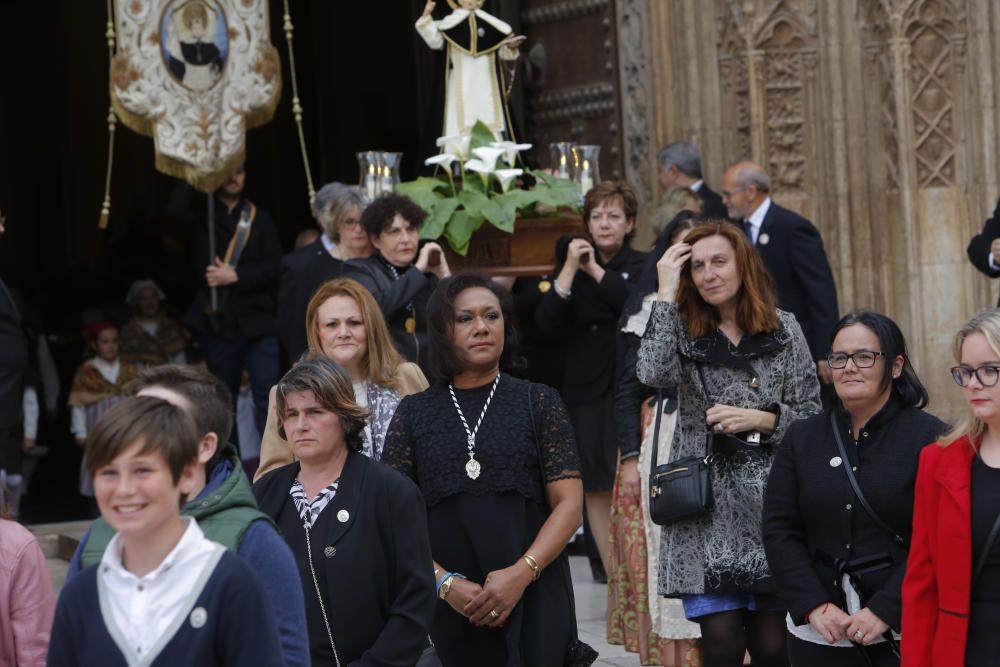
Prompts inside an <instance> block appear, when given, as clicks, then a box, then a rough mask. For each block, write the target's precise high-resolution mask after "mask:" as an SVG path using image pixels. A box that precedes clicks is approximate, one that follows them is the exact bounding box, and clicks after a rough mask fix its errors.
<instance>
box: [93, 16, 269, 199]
mask: <svg viewBox="0 0 1000 667" xmlns="http://www.w3.org/2000/svg"><path fill="white" fill-rule="evenodd" d="M268 5H269V2H268V0H157V2H139V0H135V1H134V2H116V3H115V4H114V7H115V9H114V13H115V28H116V30H115V34H116V36H117V47H116V50H115V55H114V57H113V58H112V60H111V105H112V108H113V109H114V112H115V115H116V116H117V117H118V118H119V119H121V121H122V123H123V124H124V125H125V126H126V127H128V128H129V129H131V130H134V131H135V132H138V133H139V134H144V135H146V136H150V137H153V139H154V141H153V146H154V149H155V151H156V168H157V169H158V170H159V171H161V172H163V173H165V174H168V175H170V176H174V177H176V178H181V179H184V180H186V181H187V182H188V183H190V184H191V185H192V186H194V187H195V188H197V189H198V190H200V191H202V192H206V193H208V192H213V191H214V190H216V189H218V188H219V187H220V186H222V184H223V183H225V182H226V180H227V179H228V178H229V175H230V174H232V173H233V172H234V171H235V170H236V169H237V167H239V166H240V165H242V164H243V162H244V161H245V159H246V131H247V130H248V129H250V128H254V127H258V126H260V125H263V124H264V123H266V122H268V121H269V120H271V117H272V116H273V115H274V110H275V108H276V107H277V105H278V99H279V97H280V95H281V61H280V59H279V57H278V52H277V50H276V49H275V48H274V46H272V44H271V41H270V39H271V26H270V19H269V16H270V10H269V7H268Z"/></svg>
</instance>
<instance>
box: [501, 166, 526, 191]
mask: <svg viewBox="0 0 1000 667" xmlns="http://www.w3.org/2000/svg"><path fill="white" fill-rule="evenodd" d="M494 173H495V174H496V177H497V179H498V180H499V181H500V189H501V190H503V191H504V192H507V190H509V189H510V184H511V183H513V182H514V179H515V178H517V177H518V176H520V175H521V174H523V173H524V169H497V170H496V171H495V172H494Z"/></svg>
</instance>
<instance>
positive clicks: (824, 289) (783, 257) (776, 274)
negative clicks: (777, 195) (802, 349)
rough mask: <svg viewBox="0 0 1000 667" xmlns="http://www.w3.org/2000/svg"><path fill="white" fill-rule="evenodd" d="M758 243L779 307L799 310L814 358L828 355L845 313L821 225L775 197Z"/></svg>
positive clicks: (801, 323)
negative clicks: (839, 301) (782, 203)
mask: <svg viewBox="0 0 1000 667" xmlns="http://www.w3.org/2000/svg"><path fill="white" fill-rule="evenodd" d="M756 247H757V250H758V251H759V252H760V256H761V258H763V260H764V266H766V267H767V270H768V271H769V272H770V274H771V277H772V278H774V285H775V288H776V290H777V293H778V307H779V308H781V309H782V310H787V311H789V312H791V313H792V314H793V315H795V319H797V320H798V321H799V325H800V326H801V327H802V333H803V334H805V337H806V342H808V343H809V351H810V352H811V353H812V357H813V359H825V358H826V355H827V353H828V352H829V351H830V336H831V335H832V334H833V327H834V326H836V324H837V320H838V319H840V315H839V311H838V309H837V286H836V284H835V283H834V281H833V271H831V270H830V262H829V261H828V260H827V257H826V250H825V249H824V248H823V239H822V238H821V237H820V235H819V230H818V229H816V227H815V226H814V225H813V224H812V223H811V222H809V221H808V220H806V219H805V218H803V217H802V216H801V215H799V214H798V213H795V212H794V211H789V210H788V209H787V208H782V207H781V206H778V205H777V204H775V203H774V202H773V201H772V202H771V206H770V207H769V208H768V210H767V215H766V216H764V222H763V223H762V224H761V226H760V233H759V234H758V235H757V245H756Z"/></svg>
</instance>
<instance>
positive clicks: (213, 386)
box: [129, 364, 233, 470]
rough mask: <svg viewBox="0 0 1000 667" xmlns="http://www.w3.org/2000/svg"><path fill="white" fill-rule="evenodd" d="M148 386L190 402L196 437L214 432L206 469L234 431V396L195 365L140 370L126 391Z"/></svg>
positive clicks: (215, 459) (168, 365)
mask: <svg viewBox="0 0 1000 667" xmlns="http://www.w3.org/2000/svg"><path fill="white" fill-rule="evenodd" d="M150 387H163V388H164V389H170V390H172V391H176V392H177V393H178V394H180V395H181V396H183V397H184V398H186V399H187V401H188V403H189V404H190V405H191V416H192V417H193V418H194V423H195V426H197V427H198V438H199V439H201V438H203V437H205V435H207V434H208V433H214V434H215V435H216V436H218V438H219V446H218V447H217V448H216V450H215V455H214V456H213V457H212V459H211V460H210V461H209V462H208V463H207V464H206V465H205V467H206V468H207V469H209V470H211V469H212V466H214V465H215V464H216V462H217V461H218V460H219V458H221V457H222V450H223V449H224V448H225V446H226V444H227V443H228V442H229V436H230V435H232V432H233V395H232V394H230V393H229V389H227V388H226V385H225V384H224V383H223V382H222V380H220V379H219V378H217V377H215V376H214V375H212V374H211V373H209V372H208V371H206V370H204V369H202V368H199V367H197V366H182V365H180V364H164V365H162V366H150V367H149V368H144V369H143V370H141V371H140V372H139V374H138V375H137V376H136V378H135V379H134V380H132V384H130V385H129V391H130V392H131V393H132V394H133V395H134V394H138V393H139V392H140V391H142V390H143V389H148V388H150Z"/></svg>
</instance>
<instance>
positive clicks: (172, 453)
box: [86, 396, 200, 486]
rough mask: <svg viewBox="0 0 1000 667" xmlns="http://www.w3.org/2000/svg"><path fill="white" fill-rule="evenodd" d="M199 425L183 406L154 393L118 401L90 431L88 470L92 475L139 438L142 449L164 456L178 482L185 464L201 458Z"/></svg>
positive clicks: (87, 450)
mask: <svg viewBox="0 0 1000 667" xmlns="http://www.w3.org/2000/svg"><path fill="white" fill-rule="evenodd" d="M199 439H200V436H199V435H198V429H197V427H196V426H195V423H194V418H193V417H192V416H191V415H189V414H188V413H187V411H186V410H184V409H183V408H179V407H177V406H176V405H174V404H173V403H170V402H169V401H165V400H163V399H162V398H154V397H152V396H133V397H131V398H126V399H124V400H121V401H119V402H118V403H115V404H114V405H113V406H111V407H110V408H109V409H108V411H107V412H105V413H104V414H103V415H102V416H101V418H100V419H99V420H97V423H96V424H94V428H92V429H91V430H90V433H89V434H88V435H87V445H86V458H87V472H88V473H90V476H91V477H95V476H96V475H97V471H98V470H100V469H101V468H103V467H104V466H106V465H108V464H110V463H111V462H112V461H114V460H115V459H116V458H117V457H118V456H119V455H120V454H121V453H122V452H123V451H125V450H126V449H128V448H129V447H131V446H132V445H134V444H135V443H137V442H141V443H142V449H140V453H142V454H146V453H149V452H156V453H157V454H159V455H160V456H162V457H163V460H164V461H165V462H166V464H167V467H168V468H169V469H170V476H171V477H172V478H173V480H174V485H175V486H176V485H177V483H178V482H179V481H180V478H181V473H182V472H183V471H184V468H185V467H186V466H188V465H190V464H191V463H194V462H195V461H196V460H197V459H198V441H199Z"/></svg>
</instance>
